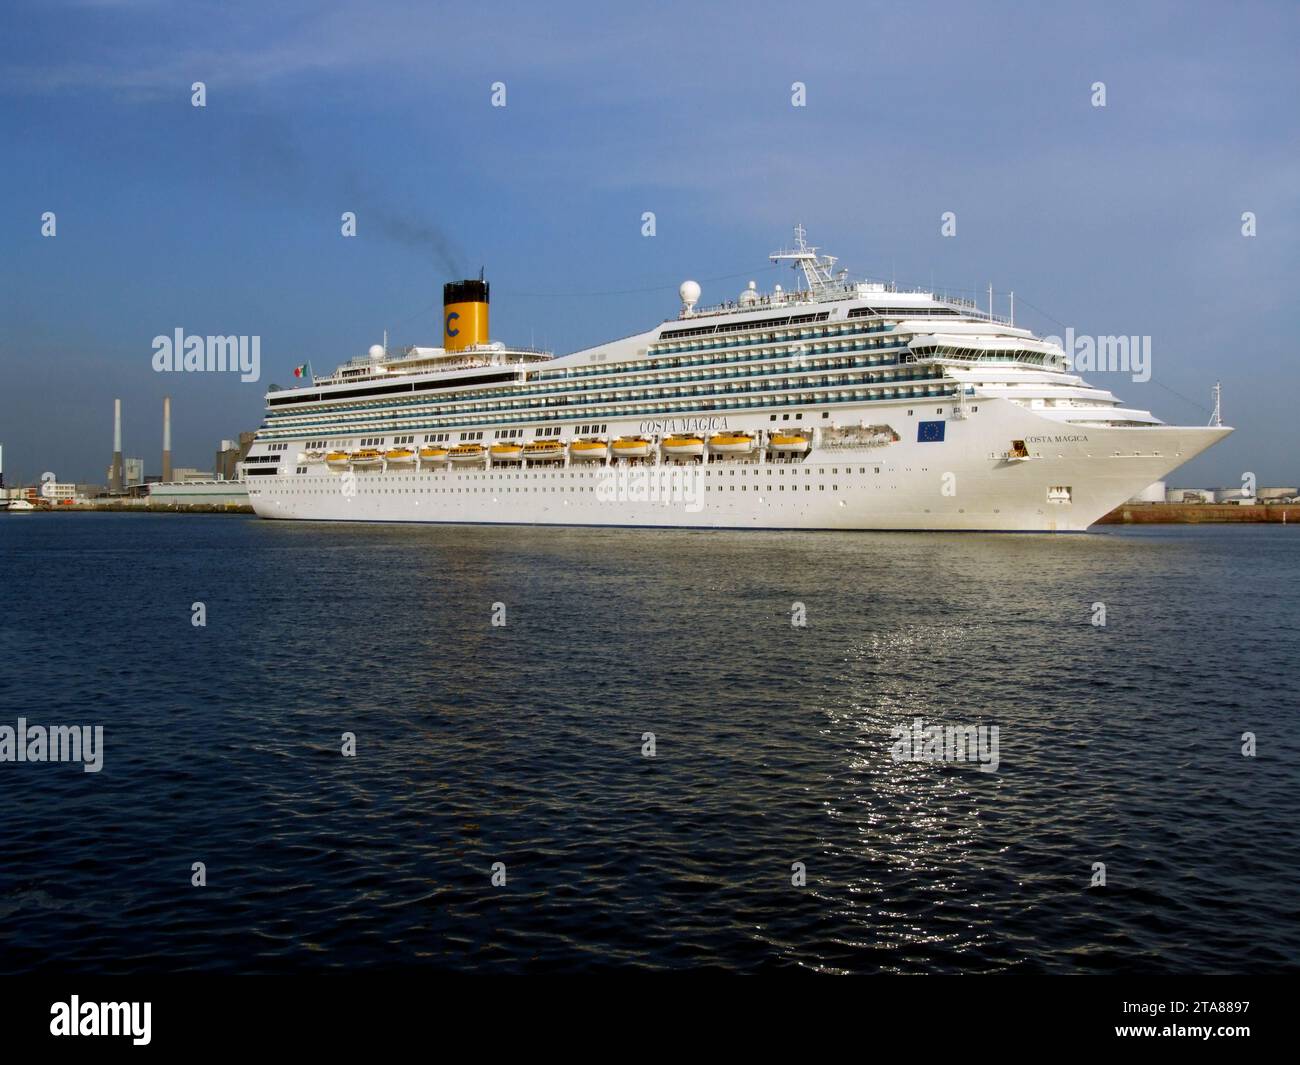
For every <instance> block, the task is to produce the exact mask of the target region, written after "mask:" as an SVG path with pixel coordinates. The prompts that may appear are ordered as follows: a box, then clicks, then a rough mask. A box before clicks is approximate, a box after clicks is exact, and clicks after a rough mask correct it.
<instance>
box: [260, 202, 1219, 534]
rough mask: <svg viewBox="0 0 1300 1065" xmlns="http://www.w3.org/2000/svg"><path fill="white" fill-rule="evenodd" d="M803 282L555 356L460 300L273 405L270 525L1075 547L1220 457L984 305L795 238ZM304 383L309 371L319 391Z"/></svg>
mask: <svg viewBox="0 0 1300 1065" xmlns="http://www.w3.org/2000/svg"><path fill="white" fill-rule="evenodd" d="M771 259H772V261H773V262H776V263H785V264H789V265H790V266H791V267H793V269H794V271H795V276H796V279H797V280H796V283H795V284H794V285H793V286H791V288H790V289H789V290H784V289H783V288H782V287H781V286H780V285H776V286H774V288H773V290H772V291H771V292H766V293H765V292H760V291H759V290H758V288H757V286H756V284H755V283H754V282H752V281H751V282H750V283H749V285H748V287H747V288H746V289H745V290H744V291H743V292H741V293H740V295H739V297H738V298H735V299H731V300H727V301H726V302H724V303H722V304H721V305H718V306H713V307H702V306H700V286H699V285H698V284H696V283H695V282H694V281H686V282H684V283H683V284H682V285H681V288H680V296H681V306H680V309H679V310H678V312H677V314H676V315H675V316H674V317H672V318H670V319H668V320H667V321H664V322H663V323H662V324H660V325H658V326H656V327H655V328H653V329H650V330H648V331H646V332H643V333H638V334H636V335H634V336H628V337H624V338H622V339H619V340H613V341H610V342H609V343H606V344H600V345H597V346H596V347H592V348H587V349H584V350H582V351H576V352H573V353H572V354H569V355H563V356H558V357H557V356H555V355H553V354H552V353H550V352H546V351H539V350H535V349H533V348H526V347H511V346H508V345H506V344H504V343H501V342H494V341H492V340H491V339H490V334H489V331H488V309H489V286H488V284H487V282H486V281H485V280H484V279H483V278H482V276H480V277H479V278H478V279H469V280H464V281H454V282H451V283H449V284H447V285H446V286H445V288H444V308H443V343H442V346H441V347H418V346H416V347H407V348H403V349H401V350H389V348H388V346H387V344H383V345H380V344H376V345H374V346H373V347H372V348H371V349H370V350H369V353H368V354H367V355H364V356H361V357H359V358H354V359H352V360H350V361H349V362H347V363H345V364H343V365H342V366H339V367H338V368H337V369H336V370H334V372H333V373H331V374H329V375H328V376H324V377H315V376H314V375H311V374H309V373H308V374H307V376H308V378H309V379H310V382H311V383H310V384H305V383H304V384H302V385H298V386H295V387H292V388H275V387H273V388H272V389H271V390H270V391H269V392H268V393H267V396H266V414H265V421H264V423H263V425H262V427H261V428H260V430H259V431H258V433H257V436H256V439H255V441H254V443H253V445H252V447H251V448H250V450H249V453H248V455H247V457H246V460H245V462H244V464H243V474H244V477H245V480H246V483H247V485H248V495H249V501H250V502H251V504H252V506H253V509H254V511H255V512H256V513H257V514H258V515H259V516H261V517H264V518H284V519H298V520H314V521H374V522H456V523H490V524H539V525H593V526H596V525H599V526H676V527H690V528H730V529H898V530H989V531H994V530H996V531H1042V532H1071V531H1082V530H1084V529H1087V528H1088V526H1089V525H1091V524H1092V523H1093V522H1095V521H1096V520H1097V519H1098V518H1100V517H1102V516H1103V515H1104V514H1106V513H1107V512H1108V511H1110V510H1112V509H1113V508H1114V507H1116V506H1117V505H1119V504H1120V503H1123V502H1124V501H1125V500H1127V499H1129V498H1130V497H1132V496H1134V495H1135V494H1136V493H1138V492H1140V491H1141V490H1142V489H1144V488H1146V487H1147V486H1148V485H1150V484H1152V483H1153V482H1155V481H1158V480H1160V479H1161V478H1163V477H1164V476H1165V475H1166V474H1168V473H1169V472H1170V471H1171V470H1173V469H1175V468H1177V467H1178V466H1181V465H1182V464H1183V463H1185V462H1187V461H1188V460H1189V459H1191V458H1193V457H1194V456H1196V455H1198V454H1200V452H1202V451H1204V450H1205V449H1206V448H1207V447H1209V446H1210V445H1211V444H1214V443H1215V442H1217V441H1219V440H1221V439H1222V438H1223V437H1224V436H1226V435H1227V434H1228V433H1229V432H1231V430H1230V429H1229V428H1226V427H1222V426H1213V425H1212V426H1196V427H1187V426H1173V425H1165V424H1164V423H1162V422H1161V421H1160V420H1159V419H1157V418H1156V417H1154V416H1153V415H1152V414H1151V413H1150V412H1148V411H1145V410H1138V409H1135V408H1132V407H1128V406H1125V405H1124V404H1123V403H1122V402H1121V400H1119V399H1118V398H1117V397H1116V396H1114V395H1112V394H1111V393H1110V392H1109V391H1107V390H1105V389H1102V388H1099V387H1096V386H1094V385H1090V384H1088V383H1087V382H1086V381H1084V380H1083V378H1082V377H1081V376H1079V375H1078V374H1076V373H1074V372H1072V371H1071V370H1070V368H1069V366H1068V363H1067V359H1066V356H1065V352H1064V351H1063V350H1062V348H1061V347H1060V346H1058V345H1056V344H1054V343H1051V342H1048V341H1045V340H1043V339H1040V338H1038V337H1036V336H1035V335H1034V334H1033V333H1032V332H1031V331H1029V330H1027V329H1023V328H1019V327H1017V326H1016V325H1015V324H1014V322H1013V320H1011V319H1010V318H1005V317H1002V316H1000V315H997V314H994V313H993V309H992V307H991V306H990V307H989V308H988V309H987V310H984V309H981V308H979V307H978V306H977V305H976V304H975V303H974V302H972V301H970V300H965V299H958V298H952V297H949V296H947V295H943V294H936V293H934V292H926V291H904V290H902V289H900V288H899V287H898V286H896V285H894V284H888V283H882V282H870V281H851V280H849V279H848V276H847V274H846V273H845V272H843V271H839V272H837V271H836V269H835V266H836V260H835V259H834V258H833V257H832V256H828V255H823V254H820V252H819V250H818V249H817V248H815V247H810V246H809V245H808V244H807V242H806V239H805V233H804V231H803V229H802V227H796V230H795V241H794V244H793V246H792V247H791V248H789V249H786V250H782V251H779V252H776V253H774V254H773V255H772V256H771ZM305 369H306V368H300V369H299V370H298V371H296V372H297V373H303V372H304V371H305Z"/></svg>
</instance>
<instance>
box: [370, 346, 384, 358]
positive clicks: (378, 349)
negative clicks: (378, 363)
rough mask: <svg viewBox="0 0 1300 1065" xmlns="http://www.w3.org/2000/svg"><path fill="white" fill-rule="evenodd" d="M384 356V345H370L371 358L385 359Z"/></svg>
mask: <svg viewBox="0 0 1300 1065" xmlns="http://www.w3.org/2000/svg"><path fill="white" fill-rule="evenodd" d="M384 354H385V352H384V345H383V344H371V345H370V357H371V358H372V359H382V358H383V357H384Z"/></svg>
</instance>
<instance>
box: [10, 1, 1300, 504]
mask: <svg viewBox="0 0 1300 1065" xmlns="http://www.w3.org/2000/svg"><path fill="white" fill-rule="evenodd" d="M1298 46H1300V7H1297V6H1296V5H1294V4H1245V5H1234V6H1227V5H1221V4H1174V3H1168V4H1165V3H1150V4H1143V3H1117V4H1087V5H1084V4H1079V3H1072V4H1059V5H1058V4H1050V3H1047V4H959V3H951V4H924V3H920V4H918V3H908V4H897V3H893V4H887V5H872V4H866V3H861V2H854V3H843V4H816V3H809V4H802V5H791V4H781V5H766V4H763V3H747V4H718V5H709V4H701V3H695V4H673V3H667V4H657V5H636V6H635V7H629V9H628V10H622V9H621V7H620V6H619V5H610V4H555V5H537V4H514V3H501V4H492V5H467V4H455V5H450V4H420V3H412V4H400V3H389V4H385V3H364V4H355V5H353V4H330V3H294V2H290V3H283V4H276V5H267V4H265V3H240V2H234V3H231V2H224V3H212V4H207V3H196V4H184V5H180V4H164V3H155V2H149V0H118V2H113V0H101V2H83V3H26V2H22V0H18V2H11V3H9V4H7V5H5V7H4V9H3V12H2V13H0V152H2V157H3V160H4V165H3V167H0V249H3V255H2V256H0V443H3V444H4V446H5V467H6V472H7V473H8V475H9V477H10V479H11V480H12V479H13V477H14V476H15V475H16V474H20V473H21V474H22V475H23V476H24V477H25V478H27V479H33V478H35V477H36V476H38V475H39V474H40V473H41V472H43V471H45V470H50V471H53V472H55V473H56V474H57V475H58V476H59V478H60V479H61V480H95V481H102V480H103V476H104V468H105V467H106V465H107V460H108V456H109V451H110V450H111V421H112V398H113V397H114V396H121V397H122V398H123V401H124V408H125V415H124V421H125V438H126V439H125V449H126V451H127V453H128V454H132V455H142V456H144V457H145V459H146V468H147V469H148V471H149V472H151V473H153V472H157V471H158V467H159V459H158V453H159V449H160V446H161V445H160V437H161V397H162V396H163V395H164V394H166V393H170V394H171V396H172V397H173V419H174V444H173V447H174V452H175V459H176V463H177V464H178V465H194V466H199V467H201V468H210V467H211V464H212V453H213V451H214V450H215V448H216V446H217V443H218V441H219V440H220V439H221V438H223V437H233V436H235V435H236V434H237V433H238V431H240V430H241V429H251V428H255V427H256V426H257V424H258V423H259V421H260V418H261V410H262V395H263V393H264V390H265V386H266V384H267V383H270V382H280V383H285V382H287V381H288V380H289V376H290V371H291V367H292V366H294V365H295V364H297V363H300V362H304V361H306V360H308V359H310V360H311V362H312V364H313V366H314V367H315V368H316V369H317V371H319V372H324V371H325V370H327V369H331V368H333V366H334V365H336V364H337V363H338V362H340V361H342V360H344V359H346V358H348V357H351V356H353V355H357V354H361V353H363V352H364V350H365V349H366V347H367V346H369V345H370V344H372V343H374V342H376V341H378V340H379V339H380V337H381V334H382V331H383V330H384V329H385V328H387V329H388V330H389V332H390V337H391V340H392V341H393V342H395V343H436V342H438V339H439V336H440V333H439V316H438V314H437V307H438V305H439V302H440V294H441V286H442V283H443V282H444V281H446V280H449V279H450V278H451V277H452V276H453V274H456V273H462V272H464V273H467V274H468V273H476V272H477V270H478V268H479V267H480V266H484V267H486V270H487V276H488V278H489V280H490V281H491V282H492V287H493V288H492V291H493V306H492V325H493V329H492V331H493V334H494V337H495V338H497V339H503V340H507V341H511V342H516V343H528V342H530V341H532V342H536V343H539V344H541V343H544V344H546V345H547V346H548V347H551V348H553V349H554V350H555V351H557V352H561V353H562V352H566V351H570V350H573V349H575V348H579V347H583V346H585V345H588V344H593V343H597V342H599V341H601V340H605V339H608V338H610V337H614V336H622V335H626V334H628V333H632V332H637V331H640V330H642V329H645V328H648V327H650V326H652V325H653V324H655V323H656V322H658V321H659V320H660V319H662V318H664V317H667V316H669V315H672V314H674V313H675V311H676V308H677V301H676V288H677V285H678V283H679V282H680V281H681V280H682V279H684V278H687V277H693V278H696V279H698V280H700V281H701V282H702V284H703V287H704V302H705V303H709V302H716V301H718V300H721V299H724V298H729V297H731V296H734V295H735V294H736V293H737V292H739V290H740V289H741V288H742V287H743V285H744V283H745V281H746V280H747V279H749V278H754V279H756V280H757V281H758V282H759V285H760V287H768V286H770V285H771V283H772V282H774V281H776V280H780V281H782V283H788V279H787V278H785V277H783V276H781V275H780V274H779V273H778V272H776V271H774V270H773V269H772V268H771V267H770V266H769V264H768V262H767V253H768V252H770V251H772V250H774V249H775V248H776V247H778V246H779V245H781V244H783V243H786V242H788V239H789V233H790V227H791V226H792V225H793V223H794V222H796V221H801V222H803V224H804V225H805V226H806V227H807V229H808V231H809V236H810V239H811V240H812V241H813V242H814V243H816V244H819V245H822V246H823V247H824V249H825V250H826V251H829V252H831V253H832V254H835V255H838V256H839V257H840V260H841V264H842V265H844V266H846V267H847V268H849V270H850V271H851V272H852V273H853V274H855V275H864V276H874V277H884V278H890V277H893V278H896V279H897V280H898V281H899V282H900V283H901V282H908V283H917V284H922V285H928V284H930V283H932V282H933V284H935V285H936V286H940V287H947V288H948V289H949V290H955V289H966V290H968V291H974V290H981V291H982V290H983V289H984V287H985V286H986V285H987V284H988V282H989V281H992V282H993V283H994V285H995V287H996V288H997V290H998V291H999V292H1002V293H1004V292H1006V291H1008V290H1015V292H1016V307H1017V320H1018V322H1019V323H1020V324H1024V325H1028V326H1030V327H1031V328H1034V329H1035V330H1036V331H1038V332H1040V333H1044V334H1046V333H1058V334H1059V333H1061V332H1062V331H1063V327H1064V326H1067V325H1068V326H1072V327H1073V328H1074V329H1075V331H1076V332H1077V333H1080V334H1083V333H1089V334H1098V335H1100V334H1123V335H1149V336H1151V337H1152V347H1153V372H1152V380H1151V381H1150V382H1149V383H1146V384H1136V383H1133V382H1131V381H1130V380H1129V378H1128V377H1127V376H1123V375H1120V374H1097V375H1093V376H1092V379H1093V380H1094V381H1095V382H1096V383H1098V384H1102V385H1105V386H1107V387H1110V388H1112V389H1113V390H1114V391H1115V392H1116V393H1117V394H1119V395H1120V396H1121V397H1122V398H1124V399H1126V400H1127V401H1129V402H1131V403H1132V404H1133V405H1135V406H1142V407H1148V408H1150V409H1152V410H1154V411H1155V412H1156V414H1158V415H1159V416H1160V417H1162V418H1164V419H1165V420H1166V421H1170V422H1190V423H1202V422H1204V421H1205V420H1206V418H1207V416H1208V411H1207V408H1208V407H1209V402H1210V401H1209V390H1210V387H1211V385H1212V384H1213V383H1214V381H1215V379H1216V378H1222V380H1223V384H1224V396H1225V400H1224V402H1225V419H1226V420H1227V421H1228V422H1229V423H1230V424H1233V425H1235V426H1237V427H1238V432H1237V433H1236V434H1234V436H1233V437H1231V438H1230V439H1229V440H1228V441H1227V442H1226V443H1225V444H1223V445H1221V446H1220V447H1218V448H1215V449H1213V450H1212V451H1211V452H1209V453H1208V454H1207V455H1205V456H1203V457H1202V458H1201V459H1199V460H1197V461H1196V462H1195V463H1193V464H1191V465H1190V466H1188V467H1185V468H1184V469H1183V470H1182V471H1180V472H1179V473H1176V474H1175V475H1174V476H1173V478H1172V481H1173V482H1174V483H1179V484H1201V483H1211V482H1213V483H1217V484H1235V483H1238V482H1239V480H1240V478H1241V475H1242V472H1243V471H1247V470H1249V471H1252V472H1254V473H1255V474H1256V475H1257V477H1258V479H1259V483H1260V484H1265V485H1267V484H1276V483H1286V484H1295V483H1296V481H1297V479H1298V478H1300V459H1298V458H1297V453H1298V452H1300V448H1297V446H1296V444H1297V433H1296V429H1295V425H1296V421H1297V416H1296V414H1295V412H1294V409H1293V408H1294V407H1295V404H1296V398H1295V395H1294V394H1293V393H1294V388H1293V387H1292V385H1293V383H1294V382H1295V381H1296V379H1297V375H1296V373H1295V370H1294V363H1295V354H1294V351H1293V337H1294V336H1295V335H1296V333H1297V325H1300V321H1298V320H1300V311H1298V310H1297V300H1296V295H1295V291H1296V287H1297V285H1296V282H1297V269H1296V268H1297V265H1298V264H1297V260H1298V258H1300V256H1298V254H1297V249H1298V248H1300V240H1298V239H1297V238H1298V237H1300V226H1298V224H1297V209H1298V208H1300V151H1298V148H1300V113H1298V110H1300V109H1298V106H1297V101H1300V64H1297V63H1296V61H1295V55H1296V51H1297V47H1298ZM195 81H203V82H204V83H205V84H206V86H207V106H206V107H205V108H195V107H192V106H191V104H190V96H191V91H190V86H191V84H192V83H193V82H195ZM498 81H500V82H504V83H505V84H506V92H507V106H506V107H504V108H494V107H492V106H491V101H490V93H491V86H492V84H493V83H494V82H498ZM795 81H802V82H804V83H805V84H806V85H807V106H806V107H803V108H795V107H792V106H791V102H790V98H791V84H792V83H793V82H795ZM1097 81H1101V82H1104V83H1105V85H1106V97H1107V106H1106V107H1105V108H1095V107H1093V106H1092V105H1091V95H1092V92H1091V86H1092V84H1093V83H1094V82H1097ZM46 211H53V212H55V214H56V216H57V226H58V231H57V232H58V235H57V236H56V237H54V238H47V237H42V236H41V216H42V214H43V212H46ZM344 211H355V212H356V214H357V216H358V236H357V237H356V238H351V239H350V238H344V237H342V236H341V235H340V232H339V227H340V222H339V216H340V214H341V213H342V212H344ZM645 211H653V212H655V214H656V216H657V230H658V232H657V235H656V236H655V237H653V238H645V237H643V236H641V215H642V213H643V212H645ZM945 211H953V212H955V213H956V215H957V236H956V237H954V238H944V237H942V236H941V235H940V219H941V215H942V214H943V212H945ZM1245 211H1252V212H1254V213H1255V215H1256V217H1257V219H1258V222H1257V225H1258V236H1256V237H1254V238H1246V237H1243V236H1242V235H1241V215H1242V213H1243V212H1245ZM713 279H724V280H713ZM177 327H180V328H183V329H185V330H186V331H187V332H188V333H197V334H209V333H212V334H250V335H251V334H256V335H259V336H261V338H262V358H263V378H262V381H261V382H260V383H258V384H241V383H239V381H238V380H237V378H234V377H233V376H232V377H230V378H223V377H214V376H213V375H209V374H190V375H183V374H182V375H177V374H171V375H163V374H157V373H154V372H153V370H152V368H151V364H150V359H151V356H152V348H151V341H152V338H153V337H154V336H156V335H158V334H170V333H171V332H172V331H173V330H174V329H176V328H177Z"/></svg>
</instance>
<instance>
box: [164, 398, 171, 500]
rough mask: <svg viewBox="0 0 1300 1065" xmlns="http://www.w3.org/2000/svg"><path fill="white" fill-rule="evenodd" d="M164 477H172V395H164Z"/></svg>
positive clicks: (168, 479) (166, 478) (168, 478)
mask: <svg viewBox="0 0 1300 1065" xmlns="http://www.w3.org/2000/svg"><path fill="white" fill-rule="evenodd" d="M162 479H163V480H164V481H170V480H171V479H172V397H171V396H163V463H162Z"/></svg>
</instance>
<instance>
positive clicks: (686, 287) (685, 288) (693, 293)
mask: <svg viewBox="0 0 1300 1065" xmlns="http://www.w3.org/2000/svg"><path fill="white" fill-rule="evenodd" d="M677 294H678V295H679V296H681V298H682V306H683V307H684V308H685V309H686V313H687V314H690V313H691V310H692V309H693V308H694V307H695V305H696V304H697V303H699V302H700V286H699V283H698V282H696V281H683V282H682V287H681V288H679V289H678V290H677Z"/></svg>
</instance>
